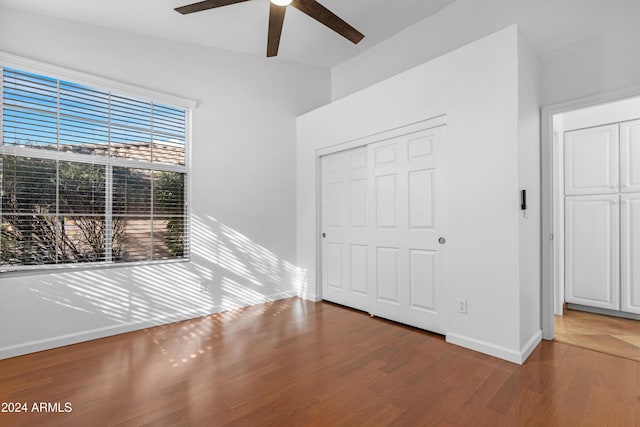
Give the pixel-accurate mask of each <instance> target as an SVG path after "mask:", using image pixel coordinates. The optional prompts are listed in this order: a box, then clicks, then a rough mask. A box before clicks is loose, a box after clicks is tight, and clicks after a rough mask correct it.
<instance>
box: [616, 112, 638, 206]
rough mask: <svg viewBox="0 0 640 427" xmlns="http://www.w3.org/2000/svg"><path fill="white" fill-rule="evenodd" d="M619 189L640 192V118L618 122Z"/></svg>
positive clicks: (625, 191) (627, 191)
mask: <svg viewBox="0 0 640 427" xmlns="http://www.w3.org/2000/svg"><path fill="white" fill-rule="evenodd" d="M620 191H621V192H623V193H630V192H640V120H634V121H631V122H625V123H620Z"/></svg>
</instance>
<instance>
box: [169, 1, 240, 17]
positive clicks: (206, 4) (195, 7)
mask: <svg viewBox="0 0 640 427" xmlns="http://www.w3.org/2000/svg"><path fill="white" fill-rule="evenodd" d="M243 1H248V0H204V1H200V2H198V3H193V4H188V5H186V6H181V7H176V8H175V9H174V10H175V11H176V12H180V13H181V14H183V15H186V14H187V13H193V12H200V11H202V10H207V9H213V8H216V7H222V6H228V5H230V4H236V3H242V2H243Z"/></svg>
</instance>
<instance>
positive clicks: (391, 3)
mask: <svg viewBox="0 0 640 427" xmlns="http://www.w3.org/2000/svg"><path fill="white" fill-rule="evenodd" d="M196 1H197V0H107V1H105V0H55V1H52V0H0V5H2V6H6V7H10V8H14V9H19V10H24V11H27V12H31V13H36V14H41V15H48V16H55V17H60V18H65V19H69V20H72V21H77V22H82V23H88V24H93V25H98V26H102V27H107V28H113V29H117V30H121V31H128V32H134V33H139V34H145V35H149V36H154V37H160V38H165V39H171V40H177V41H181V42H186V43H195V44H199V45H205V46H211V47H217V48H222V49H228V50H233V51H237V52H244V53H249V54H255V55H260V56H265V51H266V45H267V26H268V17H269V0H251V1H247V2H244V3H238V4H234V5H230V6H224V7H221V8H216V9H211V10H207V11H203V12H197V13H193V14H190V15H180V14H179V13H177V12H175V11H174V10H173V9H174V8H176V7H178V6H183V5H186V4H190V3H195V2H196ZM453 1H454V0H320V2H321V3H322V4H323V5H324V6H326V7H327V8H328V9H330V10H331V11H332V12H334V13H335V14H336V15H338V16H339V17H341V18H342V19H344V20H345V21H347V22H348V23H349V24H351V25H352V26H354V27H355V28H356V29H358V30H359V31H360V32H362V33H363V34H364V35H365V38H364V40H363V41H362V42H360V43H359V44H358V45H354V44H352V43H351V42H349V41H348V40H346V39H344V38H342V37H341V36H339V35H338V34H336V33H334V32H333V31H332V30H330V29H328V28H327V27H325V26H324V25H322V24H320V23H318V22H317V21H315V20H313V19H312V18H310V17H308V16H307V15H305V14H303V13H302V12H300V11H298V10H297V9H295V8H293V7H288V8H287V12H286V16H285V22H284V28H283V32H282V38H281V41H280V51H279V54H278V59H279V60H286V61H291V62H297V63H302V64H309V65H317V66H322V67H333V66H335V65H337V64H340V63H341V62H343V61H345V60H347V59H349V58H351V57H353V56H355V55H357V54H359V53H360V52H363V51H364V50H366V49H368V48H370V47H371V46H373V45H375V44H377V43H380V42H381V41H383V40H385V39H386V38H388V37H389V36H391V35H393V34H395V33H397V32H399V31H401V30H403V29H404V28H406V27H408V26H410V25H412V24H414V23H416V22H418V21H420V20H422V19H424V18H426V17H427V16H430V15H432V14H434V13H435V12H437V11H438V10H440V9H442V8H443V7H445V6H447V5H448V4H449V3H452V2H453ZM270 60H274V59H270Z"/></svg>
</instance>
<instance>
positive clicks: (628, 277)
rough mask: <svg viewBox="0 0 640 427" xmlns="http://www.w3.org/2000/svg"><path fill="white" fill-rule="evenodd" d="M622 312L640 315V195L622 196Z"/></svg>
mask: <svg viewBox="0 0 640 427" xmlns="http://www.w3.org/2000/svg"><path fill="white" fill-rule="evenodd" d="M620 209H621V215H620V218H621V221H620V225H621V233H620V243H621V244H620V252H621V254H620V267H621V277H620V279H621V286H620V289H621V301H620V303H621V310H622V311H626V312H629V313H638V314H640V194H639V193H635V194H628V195H622V196H621V202H620Z"/></svg>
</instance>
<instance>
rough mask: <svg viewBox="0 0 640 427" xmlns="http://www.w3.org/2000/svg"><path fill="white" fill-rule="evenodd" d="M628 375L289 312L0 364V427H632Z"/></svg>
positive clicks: (324, 311) (568, 359)
mask: <svg viewBox="0 0 640 427" xmlns="http://www.w3.org/2000/svg"><path fill="white" fill-rule="evenodd" d="M639 366H640V364H639V363H638V362H635V361H631V360H628V359H622V358H618V357H613V356H610V355H606V354H602V353H598V352H593V351H589V350H584V349H581V348H578V347H575V346H571V345H566V344H562V343H554V342H547V341H545V342H543V343H542V344H541V345H540V346H539V347H538V348H537V349H536V350H535V351H534V352H533V354H532V355H531V357H530V358H529V360H528V361H527V362H526V363H525V364H524V365H523V366H518V365H515V364H512V363H509V362H505V361H502V360H499V359H495V358H492V357H490V356H486V355H482V354H480V353H476V352H473V351H470V350H466V349H463V348H460V347H457V346H454V345H451V344H447V343H446V342H445V341H444V339H443V338H442V337H441V336H438V335H434V334H430V333H427V332H424V331H420V330H417V329H412V328H409V327H405V326H401V325H398V324H394V323H391V322H387V321H384V320H381V319H375V318H374V319H372V318H370V317H369V316H368V315H366V314H364V313H360V312H357V311H353V310H349V309H346V308H343V307H339V306H336V305H332V304H328V303H311V302H308V301H303V300H300V299H296V298H293V299H287V300H282V301H277V302H274V303H269V304H264V305H259V306H254V307H250V308H247V309H242V310H237V311H232V312H226V313H221V314H218V315H213V316H208V317H205V318H200V319H196V320H191V321H186V322H181V323H176V324H172V325H167V326H162V327H158V328H152V329H148V330H144V331H138V332H134V333H130V334H124V335H119V336H115V337H111V338H105V339H101V340H96V341H92V342H87V343H82V344H77V345H73V346H68V347H64V348H59V349H54V350H49V351H45V352H41V353H36V354H32V355H27V356H22V357H16V358H13V359H8V360H3V361H0V402H27V403H29V404H30V405H31V404H32V403H33V402H61V404H62V405H63V404H64V403H65V402H70V403H71V404H72V408H73V409H72V412H69V413H37V412H28V413H19V414H7V413H0V425H2V426H31V425H45V426H139V425H157V426H227V425H229V426H231V425H234V426H270V425H273V426H276V425H277V426H365V425H367V426H369V425H370V426H387V425H394V426H520V425H521V426H572V425H593V426H607V425H609V426H633V425H640V368H639Z"/></svg>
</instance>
